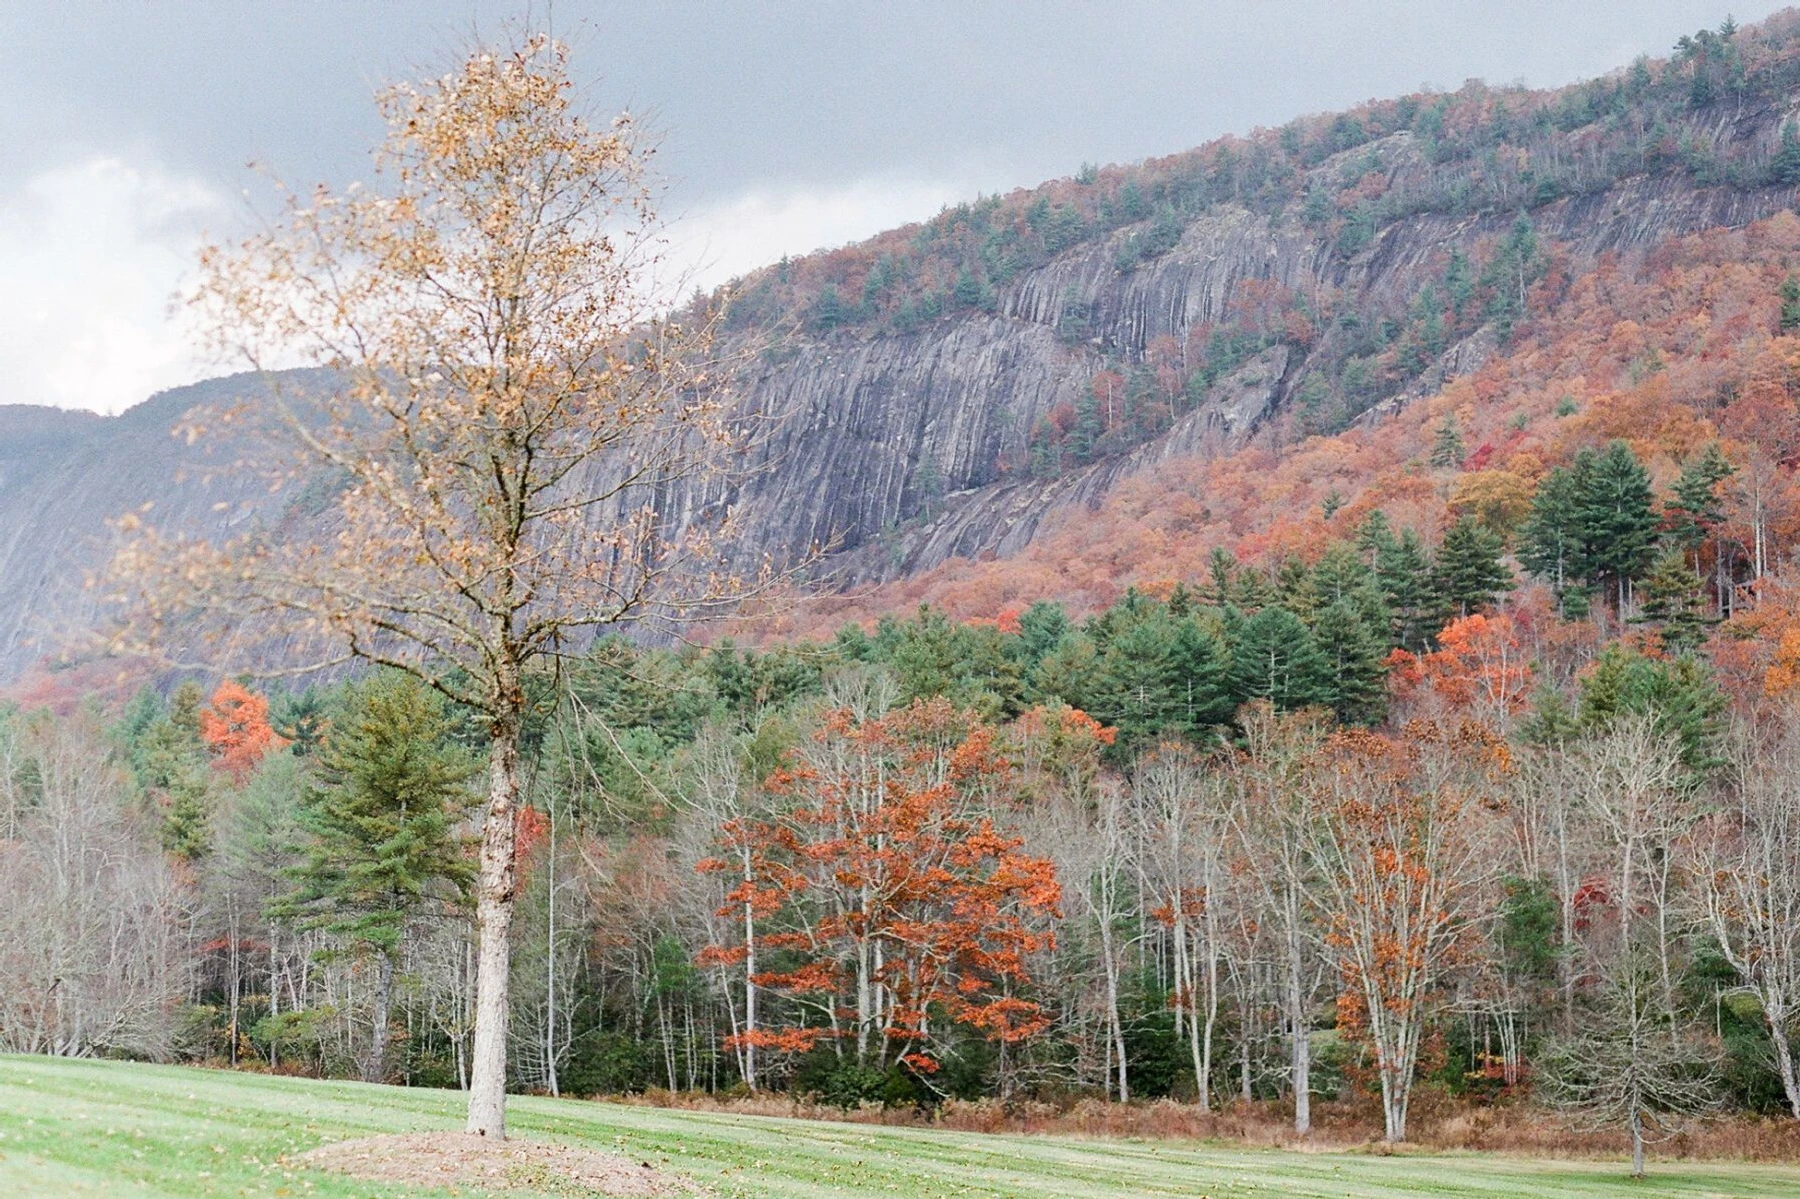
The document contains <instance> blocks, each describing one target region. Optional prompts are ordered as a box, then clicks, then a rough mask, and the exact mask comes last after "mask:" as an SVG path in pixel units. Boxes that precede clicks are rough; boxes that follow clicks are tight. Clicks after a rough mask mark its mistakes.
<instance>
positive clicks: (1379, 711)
mask: <svg viewBox="0 0 1800 1199" xmlns="http://www.w3.org/2000/svg"><path fill="white" fill-rule="evenodd" d="M1384 632H1385V630H1384V629H1381V628H1380V626H1376V625H1374V624H1371V623H1370V621H1369V620H1368V618H1367V616H1366V615H1365V614H1364V612H1363V611H1362V610H1361V609H1360V608H1359V607H1358V606H1357V604H1356V602H1355V601H1354V600H1353V599H1351V598H1349V597H1346V598H1344V599H1339V600H1334V601H1332V602H1331V603H1329V604H1327V605H1326V606H1325V607H1324V608H1323V609H1321V610H1320V611H1319V614H1318V616H1317V617H1315V618H1314V620H1313V626H1312V635H1313V641H1314V643H1315V644H1316V645H1317V647H1318V651H1319V655H1320V658H1321V672H1320V683H1321V687H1320V693H1319V698H1320V699H1321V700H1323V701H1324V702H1325V703H1328V704H1330V705H1331V708H1332V711H1333V712H1335V713H1336V714H1337V718H1338V719H1339V720H1341V721H1344V722H1345V723H1347V724H1373V723H1375V722H1376V721H1378V720H1380V719H1381V717H1382V715H1383V714H1384V712H1385V710H1386V707H1387V703H1386V701H1387V645H1386V640H1387V638H1386V637H1385V636H1384V635H1383V633H1384Z"/></svg>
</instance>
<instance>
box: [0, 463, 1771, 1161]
mask: <svg viewBox="0 0 1800 1199" xmlns="http://www.w3.org/2000/svg"><path fill="white" fill-rule="evenodd" d="M1723 469H1724V468H1721V467H1720V466H1719V465H1718V464H1717V462H1716V461H1715V459H1714V456H1713V455H1701V456H1698V457H1697V458H1696V459H1695V460H1694V461H1693V462H1692V463H1690V465H1689V469H1688V470H1686V471H1684V472H1683V473H1682V475H1681V478H1680V480H1679V481H1678V482H1677V483H1676V484H1675V485H1674V486H1673V487H1672V489H1671V490H1670V491H1669V492H1668V493H1667V494H1665V495H1664V496H1662V497H1660V499H1659V497H1657V496H1656V495H1655V494H1654V493H1653V491H1652V489H1651V487H1650V485H1649V481H1648V476H1647V474H1646V473H1645V472H1644V470H1643V468H1642V467H1641V466H1640V465H1639V464H1638V463H1637V462H1636V460H1635V458H1634V457H1633V455H1632V454H1631V451H1630V450H1629V449H1628V448H1627V447H1625V446H1624V445H1623V443H1613V444H1611V445H1609V446H1607V447H1604V448H1601V449H1596V450H1594V451H1591V452H1586V453H1584V454H1582V455H1579V456H1578V457H1577V458H1576V459H1575V460H1574V461H1573V463H1572V464H1571V465H1569V466H1567V467H1565V468H1560V469H1559V470H1557V471H1553V472H1552V473H1551V474H1550V475H1549V476H1547V480H1546V483H1545V485H1544V486H1543V487H1542V488H1540V490H1539V492H1538V494H1537V496H1536V498H1535V499H1534V500H1533V502H1532V503H1531V504H1530V505H1529V507H1528V508H1527V509H1525V510H1524V513H1523V515H1522V516H1520V515H1519V513H1517V512H1515V513H1514V517H1515V519H1514V521H1513V524H1512V525H1511V526H1510V527H1509V526H1508V525H1507V524H1506V523H1505V522H1504V521H1500V522H1499V527H1496V526H1495V524H1494V523H1491V522H1485V521H1484V520H1483V519H1482V518H1481V517H1480V516H1477V515H1465V516H1463V517H1461V518H1459V519H1458V520H1457V521H1456V522H1455V523H1454V524H1452V525H1451V527H1450V528H1449V529H1447V530H1446V531H1444V532H1443V533H1442V535H1441V536H1439V537H1437V538H1436V542H1437V544H1436V545H1430V544H1428V543H1427V540H1426V539H1425V538H1424V537H1423V536H1422V535H1421V534H1420V533H1418V532H1417V531H1415V530H1412V529H1400V530H1396V529H1394V528H1393V527H1392V525H1391V524H1390V523H1389V521H1388V520H1387V518H1386V517H1385V516H1384V515H1383V514H1382V513H1380V512H1379V511H1377V512H1373V513H1371V514H1369V516H1368V517H1367V518H1366V519H1365V520H1364V521H1363V522H1362V523H1361V525H1360V527H1359V529H1358V532H1357V534H1356V536H1355V537H1354V538H1353V539H1351V540H1348V541H1344V542H1338V543H1333V544H1330V545H1327V546H1325V547H1323V548H1322V549H1321V550H1320V551H1319V552H1318V553H1317V554H1316V556H1315V557H1313V558H1312V560H1311V561H1306V560H1303V559H1300V558H1297V557H1288V558H1285V559H1281V560H1278V561H1275V560H1272V561H1267V562H1260V563H1243V562H1239V561H1238V560H1236V559H1235V558H1233V557H1232V556H1231V555H1229V554H1226V553H1223V552H1221V553H1219V554H1217V555H1215V557H1214V561H1213V569H1212V571H1211V573H1210V576H1209V577H1207V578H1204V579H1196V580H1191V581H1189V582H1185V583H1182V584H1179V585H1176V586H1174V587H1172V588H1169V589H1166V590H1164V591H1162V592H1160V593H1158V594H1147V593H1141V592H1136V591H1132V592H1128V593H1127V594H1126V595H1125V596H1124V597H1123V598H1122V599H1121V600H1120V601H1119V602H1118V603H1117V604H1115V605H1113V606H1112V607H1110V608H1108V609H1105V610H1103V611H1101V612H1098V613H1096V614H1094V615H1092V616H1090V617H1087V618H1086V619H1080V620H1077V619H1075V618H1072V617H1071V616H1070V615H1069V614H1068V613H1067V612H1066V611H1065V610H1064V609H1063V608H1062V607H1061V606H1060V605H1058V604H1056V603H1054V602H1050V601H1041V602H1038V603H1035V604H1033V605H1031V606H1030V607H1028V608H1025V609H1024V610H1022V611H1019V610H1008V611H1003V612H1001V613H1000V614H998V616H997V617H996V618H994V619H992V620H988V621H976V622H969V623H955V622H952V621H950V620H949V619H947V618H946V617H945V616H943V615H942V614H941V613H938V612H936V611H933V610H930V609H922V610H920V611H919V612H918V613H916V614H914V615H913V616H911V617H908V618H905V619H898V618H888V619H884V620H882V621H880V622H878V623H877V624H876V625H875V626H874V627H873V628H864V627H861V626H855V625H852V626H847V627H845V628H844V629H843V630H841V631H840V632H839V633H838V635H837V636H836V637H835V638H834V639H832V640H830V641H827V642H795V643H791V644H785V645H773V646H768V647H764V648H760V649H744V648H740V647H737V646H735V645H733V644H731V643H730V642H729V641H727V642H722V643H720V644H718V645H716V646H714V647H712V648H707V649H700V648H694V647H689V648H684V649H646V648H641V647H636V646H633V645H632V644H630V643H629V642H627V641H625V640H623V639H620V638H608V639H605V640H602V641H601V642H599V643H597V644H596V646H595V648H594V649H593V650H592V651H590V652H589V653H587V654H584V655H582V656H580V657H578V658H572V659H564V660H562V661H561V662H560V663H559V664H558V666H557V668H556V669H554V670H549V669H546V670H541V671H535V672H532V673H530V674H529V675H528V676H527V678H526V680H525V684H524V691H525V697H526V702H525V705H524V715H523V717H522V724H521V730H520V747H521V748H520V755H521V757H520V763H519V771H520V777H521V779H522V780H523V794H524V797H525V802H526V804H527V805H528V806H525V807H523V808H522V809H521V811H520V813H519V815H518V816H517V818H516V823H515V842H516V847H517V848H516V850H515V859H514V865H515V868H516V870H517V873H518V877H519V879H520V883H519V894H518V899H517V901H516V902H517V905H518V916H517V919H516V921H515V923H514V926H513V929H512V931H511V932H510V934H509V935H510V940H511V960H512V965H511V975H512V977H511V980H510V983H509V988H508V989H509V993H510V994H511V996H512V1000H511V1006H510V1016H509V1021H510V1025H511V1035H510V1037H509V1046H510V1048H509V1055H508V1062H507V1070H508V1077H509V1080H510V1084H511V1085H512V1086H513V1087H515V1088H525V1089H539V1090H544V1091H549V1092H552V1093H561V1092H570V1091H572V1092H576V1093H593V1092H611V1091H622V1090H640V1089H644V1088H648V1087H662V1088H667V1089H669V1090H687V1089H698V1090H707V1091H713V1092H732V1091H734V1090H749V1091H763V1090H774V1091H786V1092H792V1093H801V1094H807V1095H813V1096H818V1097H822V1098H824V1099H826V1100H829V1101H833V1102H838V1103H843V1104H846V1105H854V1104H858V1103H864V1102H884V1103H890V1104H912V1105H923V1106H930V1105H932V1104H935V1103H937V1102H939V1101H942V1100H943V1099H945V1098H949V1097H956V1098H976V1097H983V1096H992V1097H996V1098H999V1099H1002V1100H1013V1099H1017V1098H1021V1097H1028V1096H1030V1097H1050V1098H1055V1097H1058V1096H1075V1095H1080V1094H1087V1093H1092V1094H1096V1095H1104V1096H1108V1097H1111V1098H1113V1099H1116V1100H1129V1099H1133V1098H1143V1097H1156V1096H1175V1097H1179V1098H1183V1099H1186V1100H1188V1101H1191V1102H1195V1103H1198V1104H1200V1105H1202V1106H1209V1107H1210V1106H1216V1105H1219V1104H1221V1103H1224V1102H1228V1101H1231V1100H1243V1101H1249V1102H1259V1101H1262V1102H1269V1103H1276V1104H1280V1105H1282V1106H1283V1108H1284V1110H1288V1111H1290V1112H1291V1114H1292V1118H1293V1120H1294V1123H1295V1127H1296V1128H1297V1129H1299V1130H1301V1131H1305V1130H1306V1129H1307V1127H1308V1126H1309V1123H1310V1119H1311V1115H1310V1107H1311V1104H1312V1102H1313V1101H1314V1100H1315V1098H1318V1097H1325V1098H1337V1097H1340V1096H1343V1097H1348V1096H1353V1095H1357V1094H1366V1095H1368V1096H1370V1097H1371V1098H1372V1099H1378V1100H1379V1103H1380V1107H1381V1111H1382V1115H1383V1126H1384V1128H1385V1131H1386V1135H1387V1136H1388V1137H1390V1138H1391V1139H1396V1140H1398V1139H1403V1138H1404V1137H1405V1135H1406V1132H1407V1127H1408V1124H1407V1121H1408V1112H1409V1106H1410V1103H1411V1100H1412V1097H1413V1096H1414V1094H1415V1093H1416V1091H1417V1088H1418V1087H1420V1086H1430V1087H1433V1088H1438V1089H1441V1090H1446V1091H1449V1092H1451V1093H1454V1094H1457V1095H1461V1096H1465V1097H1468V1098H1469V1099H1471V1100H1472V1101H1479V1102H1489V1101H1496V1100H1500V1099H1503V1098H1510V1097H1518V1096H1525V1095H1534V1096H1537V1097H1539V1098H1547V1099H1550V1100H1554V1101H1556V1102H1558V1103H1562V1104H1565V1105H1569V1106H1577V1107H1582V1108H1585V1109H1588V1110H1594V1111H1602V1112H1606V1113H1609V1114H1611V1115H1612V1116H1613V1117H1616V1119H1617V1120H1618V1121H1619V1122H1620V1124H1621V1125H1622V1126H1625V1127H1628V1128H1630V1129H1632V1130H1633V1132H1634V1135H1636V1136H1637V1137H1638V1139H1639V1140H1640V1142H1641V1141H1642V1140H1644V1139H1651V1138H1653V1137H1654V1136H1655V1135H1656V1132H1657V1130H1658V1129H1659V1128H1663V1127H1667V1126H1669V1125H1670V1124H1671V1122H1673V1121H1677V1120H1679V1119H1680V1118H1681V1117H1684V1116H1685V1115H1688V1114H1691V1113H1693V1112H1696V1111H1700V1110H1704V1109H1708V1108H1712V1107H1717V1106H1721V1105H1730V1106H1735V1107H1738V1108H1741V1109H1745V1110H1754V1111H1763V1110H1772V1109H1780V1110H1785V1111H1790V1112H1792V1113H1794V1114H1796V1115H1800V1083H1797V1082H1796V1078H1795V1070H1794V1066H1793V1064H1792V1047H1791V1038H1792V1032H1793V1024H1794V1016H1793V1009H1794V1004H1795V1003H1796V991H1795V988H1796V986H1800V941H1796V939H1795V938H1796V937H1797V936H1800V933H1796V932H1795V931H1794V930H1795V928H1796V927H1800V926H1796V924H1795V922H1794V921H1793V919H1792V918H1791V917H1792V915H1793V914H1794V911H1795V908H1794V905H1795V904H1796V903H1800V856H1797V855H1800V848H1797V847H1800V806H1796V805H1795V804H1794V803H1793V802H1792V801H1791V799H1790V794H1791V793H1792V791H1793V777H1794V776H1793V773H1792V772H1793V767H1794V763H1795V762H1796V761H1800V758H1797V757H1796V754H1800V741H1796V739H1795V737H1794V734H1793V733H1792V731H1791V728H1792V719H1791V714H1790V713H1788V712H1787V710H1786V709H1785V708H1784V707H1781V706H1780V705H1778V704H1773V703H1770V702H1766V701H1761V700H1751V699H1741V700H1740V702H1738V703H1736V704H1732V703H1729V702H1728V699H1727V694H1726V691H1725V690H1724V689H1723V688H1722V686H1721V685H1720V683H1719V682H1718V680H1717V679H1716V677H1715V676H1716V673H1717V671H1716V663H1715V661H1714V658H1715V653H1714V652H1713V651H1712V650H1711V649H1703V648H1702V647H1703V644H1704V645H1706V646H1712V645H1713V642H1712V641H1711V640H1709V639H1710V638H1712V637H1713V628H1712V626H1713V624H1714V623H1716V622H1717V621H1718V620H1719V619H1720V618H1721V610H1722V609H1726V608H1728V607H1729V605H1730V603H1731V600H1730V598H1729V595H1730V591H1729V588H1726V589H1725V590H1721V589H1720V588H1719V586H1718V584H1719V582H1720V575H1719V573H1718V572H1717V570H1716V569H1715V563H1714V562H1713V561H1712V560H1711V557H1710V555H1709V554H1708V553H1706V552H1703V551H1704V550H1705V547H1706V545H1707V544H1708V538H1709V536H1710V532H1711V526H1710V525H1709V524H1708V521H1709V520H1710V519H1712V518H1710V517H1709V516H1708V512H1709V511H1710V509H1709V508H1708V499H1707V497H1708V496H1716V494H1717V490H1718V488H1719V487H1720V486H1721V485H1722V482H1723V479H1724V477H1725V476H1724V474H1723V473H1722V471H1723ZM1707 480H1710V482H1706V481H1707ZM1703 484H1704V485H1703ZM1697 547H1698V550H1697ZM1509 549H1511V550H1516V560H1517V561H1519V562H1521V563H1523V564H1524V565H1525V566H1526V567H1527V570H1528V573H1529V574H1530V575H1531V576H1532V579H1531V580H1530V581H1528V582H1527V583H1526V584H1525V585H1524V586H1523V587H1522V588H1521V586H1520V580H1519V578H1518V577H1517V576H1515V574H1514V571H1513V567H1512V561H1513V559H1512V558H1511V557H1509V556H1508V551H1509ZM484 745H485V742H484V733H483V729H482V724H481V717H480V714H479V713H478V712H476V711H474V710H472V709H468V708H465V707H461V706H459V705H457V704H455V703H452V702H448V701H446V700H445V699H444V698H443V697H442V696H441V695H439V694H438V693H437V692H435V691H433V690H431V689H430V688H428V687H427V686H425V685H424V684H423V683H421V682H420V681H418V680H417V679H416V678H414V677H412V676H410V675H406V674H402V673H400V672H394V671H378V672H376V673H373V674H369V675H366V676H364V677H361V678H358V679H355V680H353V681H349V682H346V683H343V684H339V685H336V686H333V687H329V688H323V689H314V690H309V691H300V692H294V691H278V692H275V693H272V694H269V695H260V694H257V693H256V692H253V691H251V690H249V689H248V688H247V687H245V686H243V685H241V684H240V683H237V682H232V681H229V680H228V681H227V682H225V683H223V684H221V685H220V686H219V687H218V688H217V689H216V690H215V691H213V692H212V693H211V694H210V696H209V695H207V694H205V693H204V692H203V691H202V689H201V688H200V687H198V686H197V685H196V684H194V683H192V682H189V683H184V684H183V685H181V686H180V687H178V688H176V689H175V690H174V691H173V692H172V693H170V694H168V695H167V696H166V697H165V696H163V695H160V694H158V693H157V692H154V691H145V692H144V693H142V694H140V695H139V696H138V697H137V698H136V699H134V700H133V701H132V702H131V703H130V704H129V705H127V706H126V707H125V709H124V710H123V711H122V712H121V713H119V714H118V715H117V716H116V718H113V719H110V720H109V719H107V718H105V717H103V716H101V715H100V714H99V713H98V710H97V709H93V708H89V709H85V710H83V711H82V712H80V713H78V714H77V715H75V716H73V717H70V718H66V719H56V718H53V717H51V716H50V715H48V714H46V713H41V712H38V713H33V712H23V711H13V712H10V713H8V715H7V716H6V718H5V721H4V723H0V765H3V766H4V770H3V771H0V783H3V784H4V787H5V790H4V793H3V794H4V800H5V808H4V815H5V826H4V827H5V833H6V836H5V841H4V845H5V849H4V851H3V854H0V870H3V871H4V872H5V875H6V879H5V887H6V890H7V893H8V894H10V895H16V896H20V897H21V902H20V903H19V904H18V905H15V906H14V907H13V908H11V909H10V910H9V912H8V915H7V917H6V918H5V920H4V922H3V923H0V938H3V940H0V960H4V961H6V962H7V963H8V964H9V968H8V969H7V970H6V971H5V972H4V973H3V974H0V977H3V978H4V980H5V981H4V982H3V983H0V1039H3V1043H4V1044H5V1045H6V1047H7V1048H9V1049H16V1050H21V1051H33V1052H53V1053H71V1054H94V1053H113V1054H128V1055H142V1056H149V1057H156V1058H185V1059H198V1060H210V1061H219V1062H226V1063H232V1064H238V1065H251V1064H257V1063H261V1064H263V1065H264V1066H266V1067H267V1068H276V1069H287V1070H300V1071H306V1072H312V1073H319V1074H353V1075H357V1076H360V1077H364V1078H371V1079H380V1078H386V1079H391V1080H399V1081H406V1082H410V1083H416V1084H421V1085H467V1082H468V1074H469V1061H470V1056H471V1053H472V1043H471V1034H472V1028H473V1016H472V1012H473V1006H472V1005H473V1003H474V991H473V977H474V941H473V939H472V936H473V934H472V927H473V926H472V921H471V906H470V903H471V887H470V883H471V880H472V878H473V871H474V862H475V856H474V855H475V850H474V848H473V846H474V839H473V829H474V821H475V817H476V815H477V814H478V813H479V810H480V803H479V794H478V784H479V782H480V776H481V774H482V769H481V760H480V751H481V750H482V748H483V747H484ZM126 934H129V935H126Z"/></svg>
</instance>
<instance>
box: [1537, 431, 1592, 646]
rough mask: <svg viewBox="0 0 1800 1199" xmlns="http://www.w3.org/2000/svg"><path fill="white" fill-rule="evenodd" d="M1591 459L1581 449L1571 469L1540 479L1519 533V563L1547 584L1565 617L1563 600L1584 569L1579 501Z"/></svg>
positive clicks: (1557, 470)
mask: <svg viewBox="0 0 1800 1199" xmlns="http://www.w3.org/2000/svg"><path fill="white" fill-rule="evenodd" d="M1592 457H1593V455H1592V453H1591V452H1589V451H1586V450H1584V451H1582V453H1581V454H1578V455H1577V456H1576V460H1575V465H1574V466H1571V467H1561V466H1559V467H1557V468H1556V469H1555V470H1553V471H1551V472H1550V473H1549V474H1547V475H1545V476H1544V479H1543V481H1542V482H1541V483H1539V484H1538V489H1537V494H1536V495H1535V496H1533V497H1532V501H1531V515H1530V516H1529V517H1527V518H1526V520H1525V525H1524V527H1523V528H1522V529H1521V530H1520V531H1519V540H1520V545H1519V560H1520V561H1521V562H1523V563H1524V564H1525V569H1526V570H1529V571H1530V572H1531V573H1532V574H1534V575H1536V576H1537V577H1538V578H1540V579H1542V580H1543V581H1544V582H1546V583H1548V584H1549V585H1550V589H1551V590H1552V591H1554V592H1555V593H1556V598H1557V603H1558V605H1559V607H1561V608H1562V609H1563V614H1564V615H1565V616H1566V615H1568V612H1567V608H1566V606H1564V597H1565V596H1566V595H1567V594H1568V592H1569V590H1570V588H1571V586H1572V585H1573V584H1574V583H1575V582H1576V581H1577V580H1578V579H1580V578H1581V577H1582V574H1583V572H1584V570H1585V569H1586V563H1585V561H1584V560H1583V558H1582V548H1581V547H1582V538H1581V533H1582V529H1581V515H1580V499H1581V491H1582V475H1583V473H1584V472H1585V469H1586V467H1587V465H1589V464H1591V461H1592Z"/></svg>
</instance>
